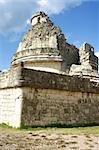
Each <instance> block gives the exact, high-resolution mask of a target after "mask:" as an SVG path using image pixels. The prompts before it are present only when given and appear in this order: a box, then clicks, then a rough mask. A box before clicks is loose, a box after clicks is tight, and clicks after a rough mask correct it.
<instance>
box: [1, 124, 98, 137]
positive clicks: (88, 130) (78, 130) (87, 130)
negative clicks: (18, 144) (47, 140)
mask: <svg viewBox="0 0 99 150" xmlns="http://www.w3.org/2000/svg"><path fill="white" fill-rule="evenodd" d="M0 129H8V130H13V131H37V132H45V133H46V132H47V133H48V134H51V133H56V134H86V135H87V134H99V126H91V127H90V126H89V127H71V128H70V127H69V128H66V127H65V128H63V127H62V128H61V127H60V128H59V127H26V128H18V129H16V128H12V127H10V126H8V125H6V124H1V125H0Z"/></svg>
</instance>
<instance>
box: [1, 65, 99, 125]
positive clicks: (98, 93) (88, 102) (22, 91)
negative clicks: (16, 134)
mask: <svg viewBox="0 0 99 150" xmlns="http://www.w3.org/2000/svg"><path fill="white" fill-rule="evenodd" d="M11 79H12V80H11ZM0 81H1V82H0V123H6V124H8V125H11V126H13V127H21V126H23V125H24V126H33V125H38V126H39V125H42V126H44V125H51V124H66V125H70V124H76V125H77V124H78V125H79V124H90V123H99V84H98V83H97V82H90V80H89V79H84V78H80V77H77V76H68V75H67V76H66V75H62V74H56V73H48V72H44V71H36V70H31V69H27V68H22V67H16V68H11V69H10V70H9V71H8V72H5V73H1V74H0Z"/></svg>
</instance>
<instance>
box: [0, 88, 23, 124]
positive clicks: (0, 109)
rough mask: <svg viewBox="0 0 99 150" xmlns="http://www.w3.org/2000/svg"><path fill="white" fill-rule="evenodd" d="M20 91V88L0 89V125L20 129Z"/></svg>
mask: <svg viewBox="0 0 99 150" xmlns="http://www.w3.org/2000/svg"><path fill="white" fill-rule="evenodd" d="M21 107H22V90H21V89H20V88H6V89H2V90H1V89H0V124H2V123H6V124H8V125H10V126H13V127H20V123H21Z"/></svg>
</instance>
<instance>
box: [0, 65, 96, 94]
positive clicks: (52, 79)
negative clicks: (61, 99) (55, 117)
mask: <svg viewBox="0 0 99 150" xmlns="http://www.w3.org/2000/svg"><path fill="white" fill-rule="evenodd" d="M6 74H7V73H6ZM6 74H3V76H1V75H0V76H1V77H0V78H1V81H0V89H2V88H11V87H33V88H39V89H56V90H66V91H71V92H86V93H97V94H99V83H98V82H91V81H90V79H85V78H80V77H78V76H68V75H62V74H57V73H52V72H44V71H38V70H33V69H27V68H22V67H16V68H14V69H13V68H12V69H11V70H10V71H9V73H8V74H7V75H6Z"/></svg>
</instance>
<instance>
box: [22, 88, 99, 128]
mask: <svg viewBox="0 0 99 150" xmlns="http://www.w3.org/2000/svg"><path fill="white" fill-rule="evenodd" d="M23 95H24V101H23V109H22V125H26V126H33V125H34V126H35V125H38V126H39V125H42V126H44V125H51V124H66V125H69V124H74V125H77V124H78V125H79V124H80V125H82V124H88V123H89V124H91V123H95V122H98V123H99V94H93V93H82V92H68V91H65V90H54V89H53V90H52V89H37V88H35V89H34V88H23Z"/></svg>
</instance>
